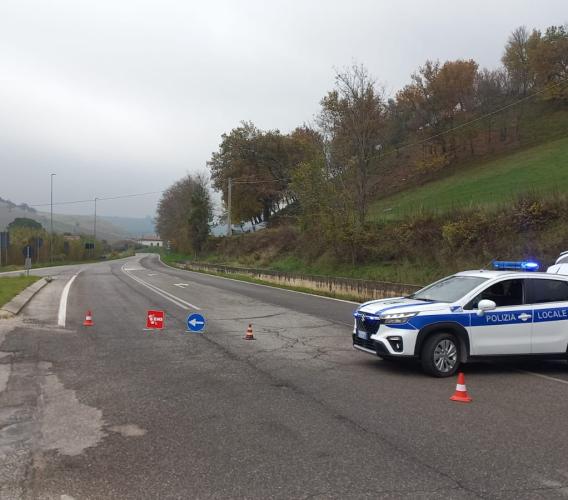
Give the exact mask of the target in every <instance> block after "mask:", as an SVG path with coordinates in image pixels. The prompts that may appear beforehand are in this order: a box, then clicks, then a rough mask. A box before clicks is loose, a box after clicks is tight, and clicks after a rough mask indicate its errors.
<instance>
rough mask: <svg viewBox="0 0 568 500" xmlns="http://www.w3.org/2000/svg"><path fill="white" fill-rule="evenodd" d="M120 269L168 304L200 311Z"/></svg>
mask: <svg viewBox="0 0 568 500" xmlns="http://www.w3.org/2000/svg"><path fill="white" fill-rule="evenodd" d="M121 269H122V272H123V273H124V274H126V275H127V276H128V277H129V278H132V279H133V280H134V281H136V282H137V283H139V284H141V285H143V286H145V287H146V288H149V289H150V290H152V291H153V292H154V293H157V294H158V295H160V296H161V297H162V298H164V299H167V300H169V301H170V302H172V303H174V304H175V305H176V306H178V307H181V308H182V309H188V308H189V309H195V310H196V311H201V308H200V307H197V306H196V305H193V304H191V303H189V302H186V301H185V300H183V299H180V298H179V297H176V296H175V295H173V294H171V293H169V292H166V291H165V290H162V289H161V288H158V287H157V286H156V285H152V284H151V283H148V282H146V281H144V280H143V279H141V278H139V277H138V276H134V275H133V274H130V272H129V271H130V270H129V269H125V267H124V266H122V267H121Z"/></svg>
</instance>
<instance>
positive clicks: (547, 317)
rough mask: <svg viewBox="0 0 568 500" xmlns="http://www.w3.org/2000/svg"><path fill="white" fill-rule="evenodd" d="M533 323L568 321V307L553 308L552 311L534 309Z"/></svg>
mask: <svg viewBox="0 0 568 500" xmlns="http://www.w3.org/2000/svg"><path fill="white" fill-rule="evenodd" d="M533 313H534V317H533V321H534V322H535V323H544V322H546V321H566V320H568V307H552V308H550V309H534V312H533Z"/></svg>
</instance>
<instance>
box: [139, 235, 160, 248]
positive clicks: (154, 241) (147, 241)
mask: <svg viewBox="0 0 568 500" xmlns="http://www.w3.org/2000/svg"><path fill="white" fill-rule="evenodd" d="M136 243H138V244H139V245H143V246H145V247H163V246H164V242H163V241H162V240H161V239H160V238H158V237H157V236H144V237H142V238H140V239H138V240H136Z"/></svg>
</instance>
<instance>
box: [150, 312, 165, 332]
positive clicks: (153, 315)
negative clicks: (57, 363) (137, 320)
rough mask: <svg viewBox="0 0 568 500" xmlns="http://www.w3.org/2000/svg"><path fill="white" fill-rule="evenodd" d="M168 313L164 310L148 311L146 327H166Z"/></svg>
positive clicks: (159, 328)
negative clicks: (165, 320)
mask: <svg viewBox="0 0 568 500" xmlns="http://www.w3.org/2000/svg"><path fill="white" fill-rule="evenodd" d="M165 316H166V313H165V312H164V311H148V314H147V315H146V328H157V329H158V330H161V329H162V328H164V319H165Z"/></svg>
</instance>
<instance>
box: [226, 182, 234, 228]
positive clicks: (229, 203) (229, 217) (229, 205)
mask: <svg viewBox="0 0 568 500" xmlns="http://www.w3.org/2000/svg"><path fill="white" fill-rule="evenodd" d="M227 191H228V192H227V236H231V235H232V234H233V228H232V226H231V198H232V194H233V179H231V178H230V177H229V186H228V190H227Z"/></svg>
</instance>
